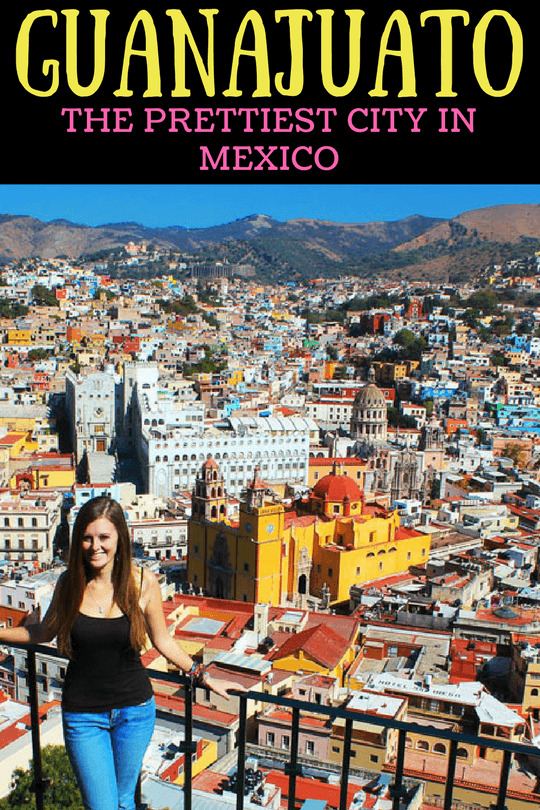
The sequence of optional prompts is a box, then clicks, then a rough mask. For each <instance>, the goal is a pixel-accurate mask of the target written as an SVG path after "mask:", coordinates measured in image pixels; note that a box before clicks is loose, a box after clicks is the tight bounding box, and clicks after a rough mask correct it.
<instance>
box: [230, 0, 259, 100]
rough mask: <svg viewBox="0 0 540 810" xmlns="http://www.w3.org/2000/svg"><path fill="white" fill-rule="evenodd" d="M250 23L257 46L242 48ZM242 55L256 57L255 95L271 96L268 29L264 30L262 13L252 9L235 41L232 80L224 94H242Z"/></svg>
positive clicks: (241, 25)
mask: <svg viewBox="0 0 540 810" xmlns="http://www.w3.org/2000/svg"><path fill="white" fill-rule="evenodd" d="M248 23H251V25H252V26H253V33H254V35H255V48H254V49H253V50H252V51H250V50H244V49H243V48H242V40H243V38H244V34H245V32H246V28H247V25H248ZM241 56H253V57H254V58H255V65H256V69H257V87H256V89H255V91H254V92H253V97H254V98H255V97H260V96H269V95H270V70H269V67H268V45H267V42H266V31H265V30H264V23H263V21H262V18H261V15H260V14H259V13H258V12H257V11H255V10H254V9H252V10H251V11H248V13H247V14H246V16H245V17H244V19H243V20H242V22H241V24H240V28H239V29H238V33H237V35H236V39H235V41H234V53H233V61H232V68H231V81H230V85H229V89H228V90H224V91H223V95H224V96H241V95H242V91H241V90H238V86H237V80H238V63H239V61H240V57H241Z"/></svg>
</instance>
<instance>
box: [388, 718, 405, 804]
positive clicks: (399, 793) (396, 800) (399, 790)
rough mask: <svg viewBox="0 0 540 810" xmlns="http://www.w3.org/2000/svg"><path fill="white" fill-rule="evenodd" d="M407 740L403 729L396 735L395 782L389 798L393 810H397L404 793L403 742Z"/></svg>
mask: <svg viewBox="0 0 540 810" xmlns="http://www.w3.org/2000/svg"><path fill="white" fill-rule="evenodd" d="M406 739H407V732H406V731H405V729H403V728H402V729H400V730H399V733H398V751H397V761H396V780H395V782H394V784H393V785H392V786H391V788H390V796H391V797H392V808H393V810H399V805H400V803H401V799H402V797H403V795H404V793H405V790H404V787H403V771H404V769H405V741H406Z"/></svg>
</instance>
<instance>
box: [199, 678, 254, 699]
mask: <svg viewBox="0 0 540 810" xmlns="http://www.w3.org/2000/svg"><path fill="white" fill-rule="evenodd" d="M202 685H203V686H206V687H207V689H210V690H211V691H212V692H215V693H216V695H220V696H221V697H224V698H226V699H227V700H230V698H231V695H229V692H230V691H232V690H235V691H237V692H247V691H248V690H247V689H246V688H245V687H244V686H240V684H238V683H236V682H235V681H225V680H222V679H221V678H212V677H211V676H210V675H205V676H204V678H203V679H202Z"/></svg>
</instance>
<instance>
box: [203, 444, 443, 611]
mask: <svg viewBox="0 0 540 810" xmlns="http://www.w3.org/2000/svg"><path fill="white" fill-rule="evenodd" d="M227 502H228V499H227V497H226V495H225V491H224V488H223V481H222V479H221V476H220V473H219V467H218V465H217V464H216V462H215V461H214V460H213V459H209V460H207V461H206V462H205V463H204V464H203V466H202V469H201V471H200V473H199V476H198V477H197V481H196V485H195V488H194V490H193V496H192V517H191V520H190V523H189V540H188V543H189V547H188V548H189V550H188V580H189V581H190V582H191V583H192V584H193V585H194V586H195V587H196V588H202V589H203V590H204V591H206V592H207V593H208V594H209V595H210V596H214V597H218V598H225V599H236V600H240V601H241V600H244V601H247V602H255V603H261V602H263V603H267V604H274V605H278V604H294V605H297V606H300V607H302V606H306V605H307V598H308V596H311V597H315V598H317V599H322V600H323V602H325V603H326V604H338V603H341V602H347V601H348V600H349V590H350V588H351V586H352V585H359V584H363V583H368V582H373V581H375V580H377V579H381V578H383V577H384V578H386V577H388V576H392V575H394V574H398V573H401V572H404V571H407V570H408V568H409V567H410V566H412V565H418V564H421V563H425V562H426V561H427V559H428V556H429V548H430V542H431V537H430V535H428V534H423V533H421V532H419V531H416V530H413V529H406V528H404V527H402V526H401V524H400V518H399V516H398V514H397V511H396V510H388V509H386V508H385V507H383V506H381V505H379V504H377V503H370V504H366V503H365V500H364V496H363V492H362V491H361V490H360V488H359V487H358V485H357V484H356V482H355V481H354V480H353V479H352V478H351V477H350V476H347V475H339V474H337V472H336V468H335V466H334V469H333V470H332V472H331V473H329V474H328V475H325V476H324V477H323V478H321V479H320V480H319V481H318V482H317V483H316V485H315V486H314V487H313V489H312V490H311V492H310V493H309V495H308V497H307V498H303V499H302V500H298V501H295V502H294V503H293V504H292V505H290V504H284V503H283V502H282V501H281V500H279V499H278V498H277V497H276V496H275V495H274V494H273V493H272V492H271V490H270V489H269V487H268V485H266V484H265V483H264V482H263V481H261V480H260V478H259V473H258V470H255V475H254V477H253V480H252V481H251V483H250V484H249V486H248V487H247V489H246V495H245V498H244V499H243V500H242V501H241V502H240V508H239V512H238V513H237V518H236V519H235V520H232V519H230V518H229V517H228V509H227ZM231 511H232V510H231Z"/></svg>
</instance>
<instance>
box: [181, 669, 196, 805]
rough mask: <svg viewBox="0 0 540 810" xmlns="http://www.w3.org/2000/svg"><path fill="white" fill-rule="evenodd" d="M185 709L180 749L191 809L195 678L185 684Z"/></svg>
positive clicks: (186, 798)
mask: <svg viewBox="0 0 540 810" xmlns="http://www.w3.org/2000/svg"><path fill="white" fill-rule="evenodd" d="M184 695H185V711H184V742H183V743H182V744H181V746H180V750H181V751H183V753H184V810H191V806H192V782H193V760H192V757H193V753H194V751H196V750H197V746H196V745H195V744H194V742H193V702H194V695H195V684H194V683H193V678H191V677H187V678H186V682H185V684H184Z"/></svg>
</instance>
